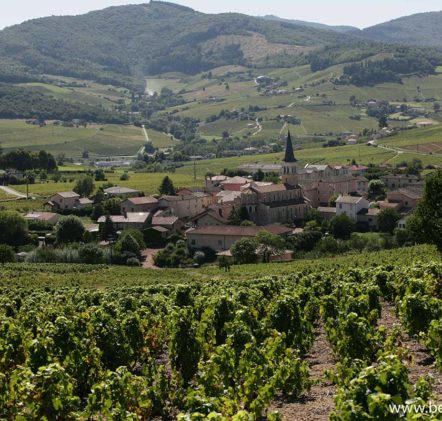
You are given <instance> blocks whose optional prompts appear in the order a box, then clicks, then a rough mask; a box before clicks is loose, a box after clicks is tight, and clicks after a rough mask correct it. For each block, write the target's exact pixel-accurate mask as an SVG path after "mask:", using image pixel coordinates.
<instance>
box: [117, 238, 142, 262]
mask: <svg viewBox="0 0 442 421" xmlns="http://www.w3.org/2000/svg"><path fill="white" fill-rule="evenodd" d="M119 243H120V247H121V253H123V254H126V255H129V257H134V256H135V257H136V258H137V259H140V258H141V252H140V245H139V244H138V241H137V240H135V238H134V237H133V235H131V234H128V235H125V236H124V238H122V239H121V240H120V241H119Z"/></svg>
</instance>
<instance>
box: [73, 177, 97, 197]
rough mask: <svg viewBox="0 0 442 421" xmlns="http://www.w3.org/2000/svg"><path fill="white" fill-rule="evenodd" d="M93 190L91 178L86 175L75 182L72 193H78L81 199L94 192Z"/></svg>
mask: <svg viewBox="0 0 442 421" xmlns="http://www.w3.org/2000/svg"><path fill="white" fill-rule="evenodd" d="M94 189H95V184H94V180H93V178H92V177H91V176H89V175H87V176H85V177H82V178H80V179H79V180H77V183H76V184H75V187H74V192H75V193H78V194H79V195H80V196H82V197H88V196H90V195H91V194H92V193H93V192H94Z"/></svg>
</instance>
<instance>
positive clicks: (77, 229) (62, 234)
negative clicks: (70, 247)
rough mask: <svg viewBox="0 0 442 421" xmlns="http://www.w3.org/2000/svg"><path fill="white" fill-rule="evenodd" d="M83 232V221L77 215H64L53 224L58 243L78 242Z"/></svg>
mask: <svg viewBox="0 0 442 421" xmlns="http://www.w3.org/2000/svg"><path fill="white" fill-rule="evenodd" d="M83 234H84V226H83V222H81V219H80V218H79V217H78V216H74V215H68V216H64V217H62V218H61V219H60V220H59V221H58V223H57V225H56V226H55V237H56V239H57V243H59V244H65V243H78V242H80V241H81V240H82V238H83Z"/></svg>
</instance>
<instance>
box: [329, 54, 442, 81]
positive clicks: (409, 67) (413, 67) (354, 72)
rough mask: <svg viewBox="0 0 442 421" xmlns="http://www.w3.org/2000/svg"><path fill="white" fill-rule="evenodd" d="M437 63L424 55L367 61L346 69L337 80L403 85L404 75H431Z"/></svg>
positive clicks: (351, 65)
mask: <svg viewBox="0 0 442 421" xmlns="http://www.w3.org/2000/svg"><path fill="white" fill-rule="evenodd" d="M436 65H437V62H435V61H433V60H431V59H429V58H428V57H425V56H423V55H407V56H405V55H404V56H400V57H392V58H385V59H383V60H373V61H371V60H367V61H365V62H363V63H353V64H350V65H348V66H345V67H344V74H343V76H341V77H340V78H339V80H337V83H339V84H352V85H356V86H372V85H376V84H378V83H386V82H393V83H401V82H402V75H409V74H417V75H422V76H425V75H429V74H433V73H434V72H435V68H436Z"/></svg>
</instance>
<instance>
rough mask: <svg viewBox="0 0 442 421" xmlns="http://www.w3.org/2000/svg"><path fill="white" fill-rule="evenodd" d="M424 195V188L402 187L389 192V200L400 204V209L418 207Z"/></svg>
mask: <svg viewBox="0 0 442 421" xmlns="http://www.w3.org/2000/svg"><path fill="white" fill-rule="evenodd" d="M422 195H423V193H422V189H420V188H418V187H414V188H412V187H410V188H402V189H398V190H394V191H389V192H387V200H388V202H389V203H396V204H399V205H400V206H399V209H406V208H408V209H416V206H417V204H418V202H419V200H420V199H422Z"/></svg>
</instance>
